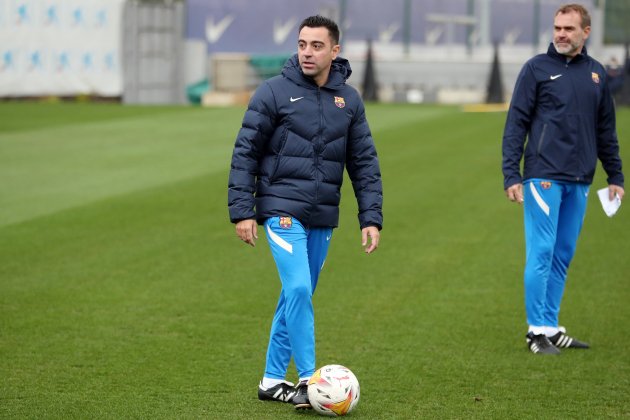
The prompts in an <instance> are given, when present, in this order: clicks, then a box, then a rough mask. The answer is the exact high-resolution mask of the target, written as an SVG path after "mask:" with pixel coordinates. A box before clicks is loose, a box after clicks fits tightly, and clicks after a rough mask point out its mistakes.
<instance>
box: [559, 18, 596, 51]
mask: <svg viewBox="0 0 630 420" xmlns="http://www.w3.org/2000/svg"><path fill="white" fill-rule="evenodd" d="M590 32H591V27H590V26H587V27H586V28H584V29H582V16H580V14H579V13H578V12H576V11H574V10H572V11H570V12H569V13H559V14H557V15H556V17H555V18H554V20H553V45H554V46H555V47H556V51H558V52H559V53H560V54H563V55H566V56H569V57H575V56H576V55H578V54H579V53H580V52H581V51H582V47H583V46H584V42H586V39H587V38H588V35H589V33H590Z"/></svg>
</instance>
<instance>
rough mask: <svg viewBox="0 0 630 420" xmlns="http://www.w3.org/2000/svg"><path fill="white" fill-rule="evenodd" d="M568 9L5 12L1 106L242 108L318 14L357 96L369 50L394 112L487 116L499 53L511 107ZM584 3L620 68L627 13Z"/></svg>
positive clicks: (620, 3) (520, 3) (373, 3)
mask: <svg viewBox="0 0 630 420" xmlns="http://www.w3.org/2000/svg"><path fill="white" fill-rule="evenodd" d="M563 3H565V1H564V0H390V1H387V2H382V1H380V0H308V1H307V0H264V1H260V2H253V1H249V0H186V1H183V0H182V1H177V0H90V1H84V0H47V1H39V0H0V97H5V98H6V97H25V96H26V97H29V96H46V95H58V96H72V95H93V96H103V97H112V98H118V99H121V100H122V101H124V102H125V103H187V102H188V101H189V100H191V101H193V102H195V101H197V102H200V101H201V98H202V97H203V96H204V92H205V91H211V92H214V102H212V101H210V103H230V102H233V101H234V100H235V98H236V100H240V101H243V100H246V98H247V93H248V92H249V91H251V90H252V89H254V88H255V87H256V86H257V85H258V84H259V83H260V82H261V80H263V79H265V78H267V77H270V76H272V75H274V74H277V73H278V72H279V70H280V68H281V66H282V64H283V63H284V61H285V60H286V58H287V57H288V56H289V55H290V54H292V53H293V52H294V51H295V49H296V35H297V30H298V25H299V23H300V22H301V20H302V19H303V18H304V17H306V16H308V15H313V14H317V13H319V14H323V15H326V16H328V17H331V18H333V19H335V20H336V21H338V22H339V23H340V27H341V29H342V55H343V56H346V57H348V58H349V59H350V61H351V63H352V66H353V75H352V77H351V78H350V79H349V83H350V84H353V85H354V86H355V87H357V88H358V89H361V85H362V81H363V73H364V69H365V59H366V56H367V45H368V40H371V45H372V51H373V59H374V61H373V63H374V67H375V70H376V74H377V75H378V86H379V92H378V97H379V98H380V99H381V100H383V101H409V102H439V103H467V102H483V101H484V100H485V97H486V93H487V84H488V80H489V76H490V71H491V69H492V64H493V57H494V50H493V45H495V44H496V45H497V46H498V57H499V62H500V68H501V75H502V78H503V84H504V87H505V96H506V100H507V99H509V96H510V90H511V88H512V86H513V84H514V81H515V79H516V75H517V74H518V71H519V70H520V68H521V66H522V64H523V63H524V61H525V60H527V59H528V58H529V57H531V55H532V54H533V53H535V52H542V51H545V50H546V48H547V45H548V43H549V42H550V41H551V38H552V29H553V28H552V24H553V21H552V20H551V18H550V16H553V12H554V11H555V10H556V9H557V8H558V6H559V5H561V4H563ZM581 3H583V4H584V5H585V6H586V7H587V8H588V9H589V10H590V11H591V14H592V17H593V32H592V34H591V38H590V39H589V44H588V48H589V53H590V54H591V55H594V56H595V57H596V58H598V59H600V61H603V62H606V61H609V60H610V58H611V57H616V58H617V60H618V61H619V62H622V63H623V62H624V60H625V57H624V51H625V50H624V45H623V44H624V43H625V42H621V40H622V38H623V37H624V36H626V35H628V34H627V25H626V23H625V22H627V19H625V20H624V19H622V18H621V17H622V16H626V15H624V13H626V14H627V13H629V11H630V2H628V1H627V0H606V1H603V0H584V1H581ZM611 14H612V15H613V16H611ZM604 23H605V25H604ZM604 29H605V30H606V32H605V33H604ZM605 40H606V41H607V42H612V43H613V44H610V43H606V44H605V43H604V41H605Z"/></svg>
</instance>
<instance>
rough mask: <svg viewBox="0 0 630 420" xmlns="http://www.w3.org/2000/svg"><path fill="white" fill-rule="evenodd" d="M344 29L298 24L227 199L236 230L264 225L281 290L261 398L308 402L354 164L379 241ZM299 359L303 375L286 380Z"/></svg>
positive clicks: (377, 199)
mask: <svg viewBox="0 0 630 420" xmlns="http://www.w3.org/2000/svg"><path fill="white" fill-rule="evenodd" d="M338 44H339V29H338V27H337V25H336V24H335V22H333V21H331V20H329V19H326V18H323V17H321V16H312V17H309V18H307V19H305V20H304V21H303V22H302V24H301V25H300V30H299V40H298V53H297V54H296V55H294V56H293V57H292V58H291V59H289V60H288V61H287V63H286V64H285V66H284V69H283V70H282V75H280V76H277V77H274V78H272V79H269V80H267V81H266V82H264V83H263V84H262V85H261V86H260V87H259V88H258V89H257V90H256V93H255V94H254V96H253V97H252V99H251V101H250V103H249V106H248V109H247V111H246V113H245V117H244V118H243V124H242V128H241V130H240V131H239V134H238V137H237V139H236V144H235V146H234V153H233V156H232V166H231V171H230V178H229V190H228V206H229V212H230V220H231V221H232V222H233V223H236V233H237V235H238V236H239V238H240V239H241V240H243V241H244V242H245V243H248V244H250V245H252V246H254V245H255V241H256V239H257V224H261V225H264V229H265V231H266V233H267V239H268V242H269V246H270V247H271V251H272V254H273V257H274V260H275V262H276V266H277V268H278V272H279V274H280V280H281V283H282V290H281V292H280V298H279V301H278V306H277V308H276V313H275V316H274V319H273V323H272V327H271V334H270V340H269V347H268V349H267V363H266V367H265V374H264V376H263V380H262V381H261V383H260V385H259V388H258V397H259V398H260V399H261V400H275V401H284V402H291V403H293V404H294V405H295V407H296V408H310V404H309V401H308V396H307V394H306V388H307V387H306V382H307V381H308V379H309V378H310V376H311V375H312V374H313V372H314V370H315V330H314V315H313V305H312V299H311V298H312V295H313V292H314V291H315V286H316V285H317V280H318V277H319V273H320V270H321V268H322V266H323V263H324V260H325V258H326V254H327V251H328V246H329V243H330V238H331V236H332V230H333V228H335V227H337V224H338V222H339V201H340V198H341V193H340V191H341V184H342V182H343V174H344V168H347V170H348V174H349V176H350V180H351V181H352V186H353V188H354V193H355V195H356V198H357V203H358V208H359V224H360V227H361V230H362V244H363V246H364V247H365V251H366V252H367V253H368V254H369V253H371V252H373V251H374V250H376V248H377V247H378V244H379V236H380V229H381V227H382V224H383V216H382V210H381V209H382V201H383V193H382V185H381V173H380V169H379V163H378V158H377V154H376V149H375V147H374V141H373V140H372V136H371V133H370V129H369V127H368V123H367V121H366V118H365V110H364V106H363V102H362V101H361V98H360V96H359V95H358V93H357V91H356V90H355V89H354V88H352V87H350V86H348V85H346V83H345V82H346V79H347V78H348V77H349V76H350V74H351V69H350V65H349V63H348V61H347V60H345V59H342V58H339V57H337V55H338V53H339V49H340V47H339V45H338ZM291 357H293V359H294V362H295V365H296V368H297V371H298V375H299V382H298V385H297V386H296V387H293V384H292V383H290V382H287V381H285V376H286V372H287V367H288V364H289V360H290V359H291Z"/></svg>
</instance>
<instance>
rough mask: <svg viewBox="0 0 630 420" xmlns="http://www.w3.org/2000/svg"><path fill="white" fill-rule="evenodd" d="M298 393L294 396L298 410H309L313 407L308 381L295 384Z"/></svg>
mask: <svg viewBox="0 0 630 420" xmlns="http://www.w3.org/2000/svg"><path fill="white" fill-rule="evenodd" d="M295 392H296V394H295V395H294V396H293V401H292V402H293V405H294V406H295V409H296V410H309V409H311V408H313V407H312V406H311V403H310V402H309V401H308V385H307V384H306V381H301V382H300V383H299V384H297V385H296V386H295Z"/></svg>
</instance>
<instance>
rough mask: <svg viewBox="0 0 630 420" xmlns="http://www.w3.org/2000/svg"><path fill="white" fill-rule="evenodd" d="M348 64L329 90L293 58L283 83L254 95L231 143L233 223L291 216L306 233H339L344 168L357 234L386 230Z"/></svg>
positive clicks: (377, 176)
mask: <svg viewBox="0 0 630 420" xmlns="http://www.w3.org/2000/svg"><path fill="white" fill-rule="evenodd" d="M351 73H352V70H351V69H350V65H349V63H348V61H347V60H345V59H342V58H337V59H335V60H334V61H333V64H332V68H331V71H330V75H329V77H328V82H327V83H326V84H325V85H324V86H322V87H321V88H320V87H318V86H317V85H316V84H315V82H314V81H313V79H312V78H309V77H306V76H304V74H303V73H302V70H301V68H300V66H299V63H298V58H297V54H296V55H294V56H293V57H292V58H290V59H289V60H288V61H287V63H286V64H285V66H284V68H283V70H282V75H280V76H276V77H273V78H271V79H269V80H267V81H265V82H264V83H263V84H262V85H261V86H260V87H259V88H258V89H257V90H256V92H255V94H254V96H253V97H252V99H251V101H250V103H249V106H248V109H247V111H246V112H245V117H244V118H243V124H242V127H241V129H240V131H239V133H238V136H237V138H236V144H235V146H234V153H233V155H232V166H231V170H230V178H229V181H228V183H229V185H228V187H229V190H228V207H229V212H230V220H231V221H232V222H233V223H236V222H238V221H240V220H244V219H254V218H255V219H257V221H258V223H260V224H262V223H263V222H264V221H265V219H267V218H269V217H273V216H292V217H295V218H297V219H298V220H299V221H300V222H301V223H302V224H304V225H305V226H308V227H336V226H337V225H338V223H339V201H340V198H341V191H340V189H341V184H342V182H343V172H344V167H347V170H348V174H349V176H350V180H351V181H352V186H353V188H354V192H355V195H356V198H357V202H358V208H359V224H360V226H361V228H364V227H366V226H376V227H378V228H379V229H380V228H381V227H382V225H383V215H382V202H383V190H382V184H381V172H380V169H379V164H378V158H377V155H376V148H375V147H374V141H373V139H372V135H371V133H370V129H369V127H368V123H367V121H366V119H365V109H364V106H363V102H362V100H361V98H360V96H359V94H358V93H357V91H356V90H355V89H354V88H352V87H351V86H348V85H346V83H345V82H346V79H347V78H348V77H349V76H350V74H351Z"/></svg>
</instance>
